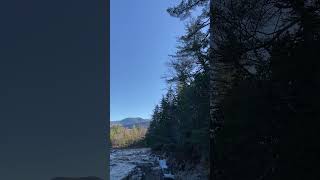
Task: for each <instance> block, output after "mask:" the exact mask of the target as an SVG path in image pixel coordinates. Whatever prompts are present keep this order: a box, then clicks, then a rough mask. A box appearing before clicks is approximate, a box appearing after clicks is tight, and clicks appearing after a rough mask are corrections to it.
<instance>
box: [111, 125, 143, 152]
mask: <svg viewBox="0 0 320 180" xmlns="http://www.w3.org/2000/svg"><path fill="white" fill-rule="evenodd" d="M146 132H147V128H144V127H140V126H133V127H132V128H126V127H123V126H121V125H113V126H111V127H110V142H111V146H112V147H113V148H128V147H136V146H143V145H144V137H145V134H146Z"/></svg>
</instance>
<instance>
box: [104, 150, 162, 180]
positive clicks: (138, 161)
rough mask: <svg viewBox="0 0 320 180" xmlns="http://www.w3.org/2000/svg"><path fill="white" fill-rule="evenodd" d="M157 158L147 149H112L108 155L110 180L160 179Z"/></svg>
mask: <svg viewBox="0 0 320 180" xmlns="http://www.w3.org/2000/svg"><path fill="white" fill-rule="evenodd" d="M160 177H161V171H160V168H159V166H158V164H157V158H156V156H155V155H153V154H152V153H151V150H150V149H149V148H137V149H113V150H111V153H110V179H111V180H122V179H128V180H129V179H130V180H140V179H141V180H142V179H154V180H157V179H160Z"/></svg>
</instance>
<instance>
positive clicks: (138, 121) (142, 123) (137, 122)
mask: <svg viewBox="0 0 320 180" xmlns="http://www.w3.org/2000/svg"><path fill="white" fill-rule="evenodd" d="M117 124H118V125H121V126H123V127H126V128H132V127H133V126H136V127H138V126H139V127H144V128H148V127H149V125H150V119H143V118H140V117H137V118H125V119H122V120H120V121H111V122H110V126H113V125H117Z"/></svg>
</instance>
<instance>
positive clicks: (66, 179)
mask: <svg viewBox="0 0 320 180" xmlns="http://www.w3.org/2000/svg"><path fill="white" fill-rule="evenodd" d="M51 180H103V179H101V178H98V177H94V176H89V177H55V178H53V179H51Z"/></svg>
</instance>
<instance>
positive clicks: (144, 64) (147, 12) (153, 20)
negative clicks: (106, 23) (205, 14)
mask: <svg viewBox="0 0 320 180" xmlns="http://www.w3.org/2000/svg"><path fill="white" fill-rule="evenodd" d="M177 2H178V1H177V0H134V1H133V0H111V2H110V4H111V8H110V9H111V15H110V18H111V19H110V21H111V23H110V28H111V29H110V38H111V42H110V46H111V50H110V65H111V67H110V73H111V75H110V80H111V81H110V88H111V89H110V98H111V100H110V101H111V102H110V111H111V112H110V116H111V117H110V119H111V120H121V119H123V118H126V117H142V118H150V116H151V113H152V110H153V108H154V106H155V105H156V104H157V103H158V102H159V101H160V99H161V97H162V95H163V94H164V93H165V91H166V90H165V89H166V87H167V86H166V83H165V81H164V79H162V78H161V77H162V76H164V75H165V74H166V73H167V72H168V70H167V66H166V62H167V61H168V59H169V57H168V55H169V54H173V53H174V52H175V47H176V45H177V43H176V39H177V37H178V36H180V35H182V34H183V32H184V25H183V24H184V23H183V22H181V21H180V20H179V19H177V18H174V17H170V16H169V14H168V13H167V12H166V9H167V8H168V7H171V6H173V5H175V4H176V3H177Z"/></svg>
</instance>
